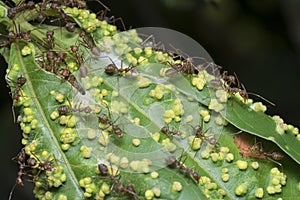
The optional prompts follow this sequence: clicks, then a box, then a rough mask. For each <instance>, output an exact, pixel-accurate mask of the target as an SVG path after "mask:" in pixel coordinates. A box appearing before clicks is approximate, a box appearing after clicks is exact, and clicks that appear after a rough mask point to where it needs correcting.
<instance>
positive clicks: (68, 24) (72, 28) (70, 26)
mask: <svg viewBox="0 0 300 200" xmlns="http://www.w3.org/2000/svg"><path fill="white" fill-rule="evenodd" d="M51 8H52V9H54V10H56V11H57V12H58V13H59V14H60V16H61V18H62V19H63V20H64V21H65V22H66V25H65V27H66V29H67V31H69V32H74V31H75V28H76V23H73V22H69V20H68V17H67V14H66V13H65V12H64V11H63V9H62V8H61V7H60V5H59V4H58V2H53V3H52V4H51Z"/></svg>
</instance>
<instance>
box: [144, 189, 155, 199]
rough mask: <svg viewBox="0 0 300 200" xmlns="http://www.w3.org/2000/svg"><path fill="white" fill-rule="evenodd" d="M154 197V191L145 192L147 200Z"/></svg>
mask: <svg viewBox="0 0 300 200" xmlns="http://www.w3.org/2000/svg"><path fill="white" fill-rule="evenodd" d="M153 197H154V192H153V191H152V190H146V192H145V198H146V199H147V200H151V199H153Z"/></svg>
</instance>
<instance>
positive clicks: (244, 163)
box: [236, 160, 248, 170]
mask: <svg viewBox="0 0 300 200" xmlns="http://www.w3.org/2000/svg"><path fill="white" fill-rule="evenodd" d="M236 165H237V167H238V168H239V170H246V169H247V167H248V163H247V161H243V160H238V161H236Z"/></svg>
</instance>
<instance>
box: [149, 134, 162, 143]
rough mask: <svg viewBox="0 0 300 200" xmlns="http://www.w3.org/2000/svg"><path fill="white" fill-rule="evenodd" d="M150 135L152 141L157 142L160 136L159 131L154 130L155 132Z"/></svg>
mask: <svg viewBox="0 0 300 200" xmlns="http://www.w3.org/2000/svg"><path fill="white" fill-rule="evenodd" d="M151 137H152V139H153V140H154V141H156V142H158V141H159V138H160V133H159V132H156V133H154V134H152V136H151Z"/></svg>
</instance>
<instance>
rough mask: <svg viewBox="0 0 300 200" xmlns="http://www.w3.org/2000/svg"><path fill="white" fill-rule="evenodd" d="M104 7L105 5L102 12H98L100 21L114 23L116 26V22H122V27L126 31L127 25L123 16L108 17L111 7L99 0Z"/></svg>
mask: <svg viewBox="0 0 300 200" xmlns="http://www.w3.org/2000/svg"><path fill="white" fill-rule="evenodd" d="M98 2H99V3H100V4H101V5H102V7H104V10H101V11H100V12H98V13H97V18H98V19H99V20H100V21H106V22H107V23H108V24H113V25H114V26H117V23H116V22H120V25H121V28H122V30H123V31H126V30H127V29H126V26H125V23H124V21H123V19H122V17H117V18H116V17H115V16H110V17H108V16H107V13H108V12H109V11H110V9H109V8H108V7H107V6H106V5H104V4H103V3H102V2H100V1H98ZM117 27H118V28H120V27H119V26H117Z"/></svg>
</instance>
